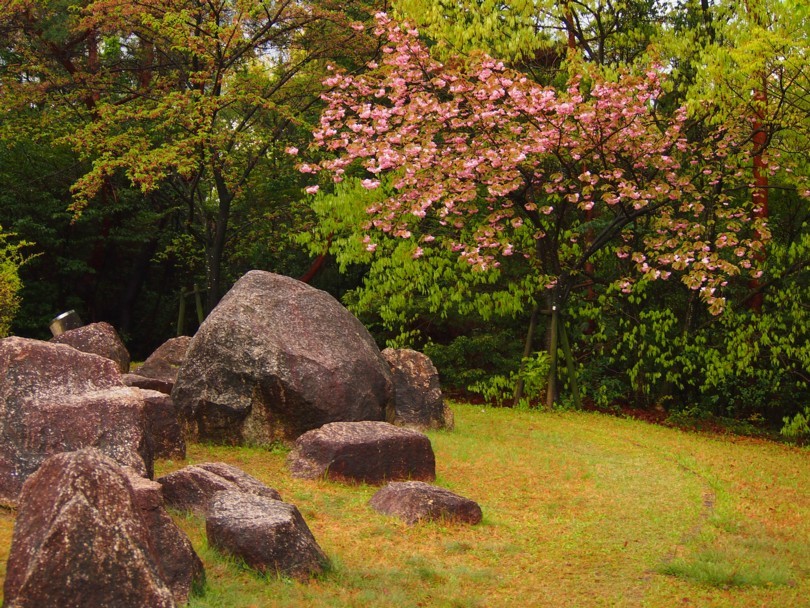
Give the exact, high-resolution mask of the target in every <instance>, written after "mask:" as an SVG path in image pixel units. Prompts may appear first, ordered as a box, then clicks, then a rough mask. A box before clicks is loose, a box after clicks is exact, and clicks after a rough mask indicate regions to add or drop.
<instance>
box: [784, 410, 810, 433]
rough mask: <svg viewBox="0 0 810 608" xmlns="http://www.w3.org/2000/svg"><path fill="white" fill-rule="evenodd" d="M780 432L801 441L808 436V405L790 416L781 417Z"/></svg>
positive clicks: (809, 429) (809, 416) (809, 427)
mask: <svg viewBox="0 0 810 608" xmlns="http://www.w3.org/2000/svg"><path fill="white" fill-rule="evenodd" d="M782 422H783V423H784V426H782V430H781V433H782V435H784V436H785V437H787V438H789V439H791V440H793V441H803V440H806V439H807V438H810V407H805V408H804V410H803V411H801V412H798V413H797V414H796V415H795V416H793V417H792V418H791V417H790V416H785V417H784V418H783V419H782Z"/></svg>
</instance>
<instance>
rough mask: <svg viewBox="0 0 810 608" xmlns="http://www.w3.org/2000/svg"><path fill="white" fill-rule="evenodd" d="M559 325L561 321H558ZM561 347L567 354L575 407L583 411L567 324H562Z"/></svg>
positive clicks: (566, 361) (566, 358)
mask: <svg viewBox="0 0 810 608" xmlns="http://www.w3.org/2000/svg"><path fill="white" fill-rule="evenodd" d="M558 323H559V320H558ZM559 331H560V345H561V346H562V349H563V353H564V354H565V366H566V368H567V370H568V382H569V384H570V386H571V393H572V394H573V397H574V406H575V407H576V408H577V409H578V410H581V409H582V399H581V398H580V395H579V382H577V373H576V369H575V368H574V356H573V354H571V346H570V345H569V344H568V332H566V331H565V323H561V324H560V328H559Z"/></svg>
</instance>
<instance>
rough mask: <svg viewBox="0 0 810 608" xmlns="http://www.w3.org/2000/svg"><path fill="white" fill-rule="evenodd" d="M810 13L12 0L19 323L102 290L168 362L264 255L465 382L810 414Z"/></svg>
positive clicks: (2, 38) (10, 144)
mask: <svg viewBox="0 0 810 608" xmlns="http://www.w3.org/2000/svg"><path fill="white" fill-rule="evenodd" d="M382 12H386V13H387V14H388V15H390V16H391V18H393V20H392V21H389V17H386V16H384V15H382V14H380V13H382ZM375 15H377V16H376V17H375ZM401 20H408V21H409V23H410V24H412V25H409V26H408V27H405V28H402V29H399V28H398V27H397V24H398V23H400V22H401ZM413 26H415V27H416V29H413ZM809 34H810V8H808V7H807V5H806V3H804V2H800V1H799V0H748V1H745V2H738V1H718V2H709V1H708V0H701V1H700V2H693V1H687V2H659V1H656V0H626V1H619V2H612V1H609V0H583V1H574V0H568V1H555V2H550V1H533V0H512V1H504V2H494V1H491V0H464V1H463V2H457V1H454V2H447V1H445V0H399V1H398V2H393V3H387V2H370V1H365V0H348V1H344V2H340V3H338V2H333V1H332V0H314V1H293V0H282V1H280V2H261V1H259V0H217V1H215V0H211V1H208V2H202V1H193V0H173V1H171V2H155V1H151V0H144V1H142V2H137V3H131V2H126V3H125V2H118V1H115V0H99V1H97V2H75V1H71V0H57V1H28V0H4V1H3V2H2V4H0V186H1V187H0V226H2V231H1V232H0V331H1V332H2V333H3V335H5V334H7V333H9V332H11V333H14V334H17V335H22V336H28V337H36V338H47V337H48V336H49V332H48V323H49V321H50V320H51V319H52V318H53V316H54V315H55V314H57V313H59V312H62V311H64V310H68V309H75V310H76V311H77V312H78V313H79V315H80V316H81V317H82V319H83V320H85V321H86V322H90V321H101V320H104V321H108V322H110V323H111V324H113V325H114V326H115V327H116V328H117V329H118V330H119V332H120V333H121V334H122V336H123V337H124V339H125V341H126V343H127V345H128V347H129V348H130V350H131V352H132V353H133V355H134V357H135V358H136V359H138V358H143V357H145V356H146V355H148V354H149V352H151V350H152V349H153V348H155V347H156V346H157V345H159V344H160V343H161V342H162V341H164V340H165V339H167V338H169V337H171V336H173V335H175V334H177V333H184V334H189V335H190V334H193V332H194V331H195V329H196V327H197V325H198V323H199V322H200V321H201V319H202V318H203V317H204V315H205V313H206V311H209V310H211V309H212V308H213V307H214V306H215V305H216V303H217V301H218V299H219V298H220V297H221V296H222V295H223V293H224V292H225V291H227V289H228V287H229V286H230V285H231V284H232V283H233V282H234V281H235V280H236V279H237V278H238V277H239V276H241V275H242V274H243V273H244V272H245V271H247V270H249V269H253V268H259V269H264V270H270V271H273V272H278V273H281V274H286V275H290V276H293V277H297V278H301V279H303V280H306V281H307V282H310V283H312V284H313V285H315V286H317V287H319V288H321V289H325V290H327V291H329V292H330V293H332V294H333V295H335V296H336V297H338V298H341V299H342V301H343V302H344V303H346V304H347V305H348V306H349V307H350V309H351V310H352V311H353V312H354V313H355V314H357V315H358V317H359V318H360V319H361V320H362V321H363V322H364V323H365V324H366V326H367V327H369V329H370V330H371V331H372V333H373V334H374V335H375V337H376V338H377V340H378V342H379V343H380V344H389V345H392V346H412V347H415V348H418V349H420V350H423V351H424V352H426V353H427V354H428V355H430V356H431V357H432V359H433V361H434V362H435V363H436V365H437V367H438V368H439V370H440V372H441V374H442V378H443V383H444V386H445V387H446V389H447V390H449V391H457V392H459V393H463V394H466V395H470V394H476V395H479V396H481V397H482V398H485V399H487V400H488V401H491V402H495V403H498V404H501V405H513V406H515V405H516V406H523V407H525V406H532V405H538V404H543V403H545V404H546V405H547V406H554V407H583V406H584V407H599V408H604V409H611V408H622V407H634V408H641V409H646V410H651V411H666V412H667V413H668V415H669V416H670V417H674V418H678V417H680V418H691V419H695V418H697V419H701V418H707V417H713V418H722V419H727V420H733V421H736V422H737V423H739V424H743V425H750V426H751V427H761V428H771V429H780V428H781V429H782V431H783V433H784V434H786V435H787V436H790V437H794V438H802V437H807V436H810V426H809V425H810V372H808V370H810V339H809V338H810V319H809V318H808V317H809V316H810V298H808V289H809V288H810V226H808V198H810V186H809V185H808V179H810V156H809V155H808V151H809V150H810V139H808V136H809V135H810V78H808V76H809V74H808V65H810V41H808V35H809ZM490 57H491V58H493V59H490ZM506 81H508V82H509V85H508V86H506V87H504V86H503V83H504V82H506ZM448 83H450V84H448ZM510 87H512V88H510ZM540 99H543V100H545V101H544V103H546V105H543V106H542V107H541V105H538V103H535V102H538V101H539V100H540ZM527 100H528V101H527ZM364 104H365V105H364ZM414 104H422V106H418V107H421V108H422V110H423V111H422V112H418V111H413V110H414V107H413V106H414ZM401 107H402V108H404V107H407V108H409V112H408V113H403V114H401V115H400V114H397V113H396V112H393V113H392V111H393V110H394V109H396V108H401ZM366 111H367V112H366ZM380 112H382V113H383V114H384V115H385V116H384V118H385V122H384V123H381V122H380V119H381V118H380V117H381V114H380ZM447 112H449V114H447ZM561 116H564V117H565V119H564V120H559V121H557V122H555V120H557V118H556V117H561ZM609 119H610V120H609ZM364 121H365V122H364ZM375 121H376V122H375ZM389 123H390V124H389ZM549 125H551V127H549ZM550 128H551V131H550V130H549V129H550ZM554 129H556V131H554ZM552 131H553V133H552ZM347 133H348V134H353V135H351V136H346V134H347ZM313 134H314V135H313ZM355 135H356V137H355ZM555 137H556V140H555ZM414 138H418V140H417V139H414ZM552 140H554V141H553V145H552V143H549V142H552ZM357 142H361V143H362V146H360V145H359V144H358V145H353V144H355V143H357ZM392 142H393V143H392ZM397 146H399V147H397ZM409 146H410V147H409ZM414 146H418V150H419V151H418V152H414V153H411V152H413V151H414V150H416V149H417V148H415V147H414ZM532 146H534V147H532ZM470 150H473V151H474V152H475V153H476V154H475V155H474V156H470V155H469V154H468V153H469V151H470ZM409 151H410V152H409ZM422 151H425V153H424V154H423V153H422ZM428 152H429V153H428ZM479 157H480V158H479ZM392 159H393V160H392ZM481 159H484V160H481ZM471 163H472V164H471ZM335 178H337V180H336V179H335ZM431 180H433V181H431ZM425 193H427V194H425ZM448 202H449V206H448ZM482 248H483V249H482ZM481 251H483V253H480V252H481Z"/></svg>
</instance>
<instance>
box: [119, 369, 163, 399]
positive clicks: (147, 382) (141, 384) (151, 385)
mask: <svg viewBox="0 0 810 608" xmlns="http://www.w3.org/2000/svg"><path fill="white" fill-rule="evenodd" d="M121 382H123V383H124V384H125V385H126V386H131V387H133V388H141V389H144V390H147V391H158V392H161V393H164V394H166V395H171V394H172V388H174V382H166V381H165V380H159V379H157V378H147V377H146V376H139V375H138V374H121Z"/></svg>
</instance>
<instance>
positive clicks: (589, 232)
mask: <svg viewBox="0 0 810 608" xmlns="http://www.w3.org/2000/svg"><path fill="white" fill-rule="evenodd" d="M375 33H376V34H377V35H379V36H381V37H383V39H384V41H385V44H384V46H383V48H382V58H381V59H380V61H379V62H372V63H370V64H369V66H368V67H369V68H370V71H369V72H367V73H365V74H363V75H359V76H357V75H350V74H345V73H341V72H339V71H335V73H334V75H333V76H332V77H330V78H329V79H328V80H327V81H326V82H325V84H326V85H327V86H328V87H330V92H328V93H327V94H326V95H324V101H325V102H326V103H327V108H326V109H325V111H324V112H323V113H322V115H321V120H320V128H319V129H317V130H316V131H315V133H314V140H315V142H314V145H315V146H316V147H320V148H322V149H323V150H324V151H326V152H328V153H331V156H330V157H329V158H328V159H327V160H323V161H321V162H320V163H318V164H313V163H304V164H302V165H301V167H300V169H301V171H303V172H305V173H318V172H320V171H324V172H326V173H327V174H328V175H329V176H331V177H332V179H333V180H334V181H336V182H339V181H341V180H342V179H343V178H344V176H345V175H347V174H350V173H353V172H355V171H357V170H358V168H359V170H361V171H363V172H365V175H364V176H363V177H364V179H363V182H362V183H363V185H364V186H365V187H366V188H368V189H374V188H377V187H379V185H380V184H381V182H382V180H387V183H388V184H389V185H390V186H391V188H392V195H391V196H390V197H387V198H385V199H384V200H383V202H381V203H376V204H372V205H371V206H369V208H368V209H367V213H368V220H367V221H366V222H365V224H364V229H365V231H366V232H365V235H364V237H363V238H364V240H365V242H366V245H367V247H368V249H369V250H373V249H374V247H375V238H376V236H375V235H377V234H380V233H384V234H389V235H393V236H396V237H401V238H409V239H412V240H413V241H414V248H413V254H412V255H413V256H414V257H419V256H420V255H422V254H423V252H424V249H425V248H427V247H448V248H450V249H452V250H453V251H457V252H458V254H459V255H460V256H462V258H464V259H466V260H467V261H468V262H469V263H470V264H471V265H473V266H474V267H476V268H480V269H486V268H488V267H492V266H493V265H495V266H497V265H498V264H500V262H501V260H502V258H503V257H505V256H507V257H508V256H524V257H525V258H526V259H527V260H529V262H530V263H531V264H532V265H533V268H534V269H535V270H536V274H537V288H538V291H537V296H536V298H537V299H538V300H540V299H543V297H544V298H545V300H546V303H547V308H548V312H549V314H550V315H551V323H550V328H551V331H550V335H551V340H550V342H551V343H550V345H549V346H550V350H549V352H550V355H551V357H552V362H553V363H554V361H555V360H556V359H555V358H556V351H557V338H556V337H555V336H557V335H558V334H559V332H558V331H557V330H558V329H559V328H560V324H559V315H560V313H561V311H563V310H564V308H565V305H566V302H567V301H568V299H569V296H570V295H571V292H572V290H573V289H575V288H577V287H578V286H580V285H583V284H584V285H587V284H588V283H589V282H591V281H592V280H593V279H594V277H592V276H587V270H586V269H587V265H588V263H589V262H590V261H592V260H593V259H594V258H595V257H597V256H599V255H605V254H606V253H610V254H611V255H612V254H614V253H615V255H616V256H618V258H619V259H624V260H627V261H632V265H633V268H634V269H635V272H634V273H633V274H627V275H626V276H622V277H621V278H620V279H619V280H618V281H617V282H616V285H617V286H618V287H619V288H620V289H621V290H623V291H626V292H627V291H629V290H630V289H631V288H632V284H633V282H634V281H652V280H669V279H670V277H677V278H679V279H680V280H681V281H683V283H684V284H686V285H687V286H688V287H689V288H691V289H693V290H695V291H696V292H697V293H698V294H699V295H700V297H701V298H702V299H703V300H704V301H705V302H706V304H707V305H708V306H709V308H710V310H711V311H712V312H714V313H717V312H719V311H721V310H722V308H723V305H724V299H723V287H724V286H725V285H726V284H727V282H728V281H729V279H730V278H731V277H733V276H735V275H739V274H742V273H746V274H750V275H751V276H753V277H756V276H758V274H759V273H760V270H759V269H758V268H756V259H757V252H759V251H760V250H761V249H762V247H763V242H764V241H765V240H767V239H768V237H769V232H768V227H767V224H766V221H765V218H762V217H757V216H756V214H752V213H751V204H752V203H751V201H750V198H747V197H746V196H744V195H741V191H744V190H746V189H747V188H748V187H749V186H750V182H751V179H752V176H751V171H750V168H751V166H752V161H751V157H750V149H751V147H750V146H747V145H746V143H747V142H746V140H745V137H746V134H747V133H750V127H749V126H748V125H747V123H745V122H744V121H740V123H739V124H738V123H736V122H734V121H728V123H727V124H723V125H719V126H717V127H715V128H713V129H712V131H711V133H710V135H709V137H707V138H703V139H701V140H700V141H697V142H694V141H690V139H689V137H688V128H689V119H688V118H687V112H686V110H685V109H684V108H680V109H678V110H676V111H675V112H673V113H671V114H669V115H662V114H661V113H660V112H659V111H658V107H657V100H658V99H659V98H660V97H661V96H662V80H663V79H664V77H665V72H664V70H663V69H662V68H661V67H660V66H657V65H650V66H648V67H647V68H646V69H645V70H644V71H642V72H641V73H633V72H631V71H629V70H626V71H621V72H619V73H618V75H617V76H616V77H614V78H608V77H606V76H604V75H603V74H602V73H600V72H599V71H598V70H597V69H596V68H594V67H592V66H587V65H585V64H579V65H574V69H573V70H572V72H574V75H573V76H572V77H571V78H570V79H569V81H568V83H567V86H566V87H565V88H564V90H556V89H554V88H551V87H546V86H541V85H539V84H537V83H536V82H533V81H532V80H530V79H529V78H527V77H526V76H525V75H523V74H521V73H519V72H515V71H513V70H510V69H508V68H507V67H505V66H504V65H503V64H502V63H500V62H498V61H496V60H494V59H492V58H490V57H488V56H486V55H478V56H476V57H474V58H473V60H472V61H465V62H464V63H459V64H458V65H454V64H453V63H447V64H443V63H440V62H438V61H437V60H435V59H433V58H432V57H431V56H430V53H429V52H428V50H427V49H426V48H425V46H424V45H423V44H422V43H421V42H420V40H419V37H418V32H417V31H416V30H415V29H413V28H411V27H410V26H407V25H404V26H399V25H397V24H396V23H395V22H393V21H392V20H390V19H389V18H388V17H387V16H386V15H385V14H379V15H378V16H377V30H376V32H375ZM769 169H770V170H775V168H774V167H769ZM315 189H316V186H314V185H313V186H312V187H311V188H310V189H309V191H310V192H313V191H315ZM593 211H597V212H598V213H589V212H593ZM593 218H596V219H593ZM553 367H554V365H552V368H553ZM553 373H554V370H553ZM550 380H551V381H550V382H549V401H552V400H553V399H554V394H555V391H556V387H555V386H553V385H554V382H553V378H550Z"/></svg>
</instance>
